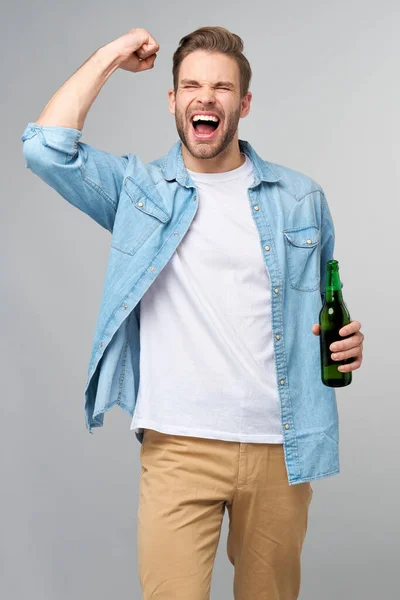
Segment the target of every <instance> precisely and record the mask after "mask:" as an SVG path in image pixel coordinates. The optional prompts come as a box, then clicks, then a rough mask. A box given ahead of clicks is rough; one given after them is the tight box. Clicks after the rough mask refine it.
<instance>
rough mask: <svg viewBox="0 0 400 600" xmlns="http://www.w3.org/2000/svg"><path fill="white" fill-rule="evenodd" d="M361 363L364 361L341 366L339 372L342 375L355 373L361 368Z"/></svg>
mask: <svg viewBox="0 0 400 600" xmlns="http://www.w3.org/2000/svg"><path fill="white" fill-rule="evenodd" d="M361 363H362V361H361V360H360V359H359V360H355V361H354V362H351V363H349V364H348V365H340V366H339V367H338V371H340V372H341V373H348V372H349V371H355V370H356V369H359V368H360V367H361Z"/></svg>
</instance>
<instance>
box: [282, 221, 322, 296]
mask: <svg viewBox="0 0 400 600" xmlns="http://www.w3.org/2000/svg"><path fill="white" fill-rule="evenodd" d="M283 236H284V239H285V251H286V264H287V269H288V274H289V280H290V285H291V287H292V288H293V289H295V290H299V291H301V292H313V291H315V290H318V289H319V287H320V278H321V265H320V256H321V252H320V230H319V228H318V227H317V226H316V225H308V226H302V227H292V228H288V229H284V230H283Z"/></svg>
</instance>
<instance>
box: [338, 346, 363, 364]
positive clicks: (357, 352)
mask: <svg viewBox="0 0 400 600" xmlns="http://www.w3.org/2000/svg"><path fill="white" fill-rule="evenodd" d="M331 357H332V360H338V361H340V360H346V359H347V358H352V357H357V358H361V357H362V345H360V346H356V347H355V348H351V349H350V350H346V351H345V352H334V353H333V354H331Z"/></svg>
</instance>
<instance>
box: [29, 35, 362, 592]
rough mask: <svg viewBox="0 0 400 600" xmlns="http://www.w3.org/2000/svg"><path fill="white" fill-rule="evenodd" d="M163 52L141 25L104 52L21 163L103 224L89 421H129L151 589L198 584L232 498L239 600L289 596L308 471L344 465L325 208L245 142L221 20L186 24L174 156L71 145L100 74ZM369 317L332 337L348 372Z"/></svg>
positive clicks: (142, 64) (142, 565) (204, 587)
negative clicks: (107, 242) (326, 313)
mask: <svg viewBox="0 0 400 600" xmlns="http://www.w3.org/2000/svg"><path fill="white" fill-rule="evenodd" d="M158 50H159V45H158V43H157V42H156V40H155V39H154V38H153V37H152V36H151V35H150V34H149V33H148V32H147V31H145V30H144V29H132V30H131V31H129V32H128V33H126V34H125V35H123V36H121V37H119V38H118V39H116V40H114V41H113V42H111V43H109V44H107V45H105V46H103V47H101V48H100V49H99V50H97V51H96V52H95V53H94V54H93V55H92V56H91V57H90V58H89V59H88V60H87V61H86V62H85V63H84V64H83V65H82V67H81V68H80V69H79V70H78V71H77V72H76V73H75V74H74V75H73V76H72V77H71V78H70V79H69V80H68V81H67V82H66V83H65V84H64V85H63V86H62V87H61V88H60V90H58V92H57V93H56V94H55V95H54V96H53V98H52V99H51V100H50V102H49V103H48V104H47V106H46V107H45V109H44V110H43V112H42V114H41V115H40V117H39V119H38V120H37V121H36V122H30V123H29V124H28V126H27V128H26V129H25V131H24V134H23V136H22V139H23V140H24V156H25V160H26V165H27V167H28V168H30V169H31V170H32V171H33V172H34V173H36V174H37V175H39V177H41V178H42V179H43V180H44V181H45V182H46V183H48V184H49V185H50V186H52V187H53V188H54V189H56V190H57V192H58V193H59V194H61V195H62V196H63V197H64V198H65V199H66V200H67V201H68V202H70V203H71V204H73V205H74V206H76V207H77V208H79V209H80V210H82V211H83V212H85V213H86V214H88V215H89V216H91V217H92V218H93V219H94V220H95V221H97V222H98V223H99V224H100V225H101V226H103V227H104V228H105V229H108V230H109V231H110V232H112V242H111V249H110V257H109V264H108V268H107V276H106V282H105V287H104V292H103V297H102V304H101V309H100V314H99V317H98V323H97V327H96V332H95V338H94V342H93V351H92V356H91V360H90V365H89V373H88V380H87V385H86V390H85V399H86V402H85V414H86V425H87V428H88V430H89V432H91V429H92V428H93V427H100V426H102V425H103V419H104V413H105V412H106V411H107V410H109V409H110V408H111V407H112V406H113V405H114V404H119V405H120V406H121V407H122V408H124V409H125V410H126V411H128V412H129V413H130V414H131V415H132V417H133V419H132V421H131V429H132V430H134V431H135V435H136V437H137V439H138V440H139V441H140V442H141V444H142V445H141V453H140V457H141V464H142V472H141V479H140V504H139V515H138V516H139V519H138V551H139V557H138V559H139V575H140V581H141V586H142V590H143V597H144V599H145V600H147V599H150V598H155V597H157V598H159V599H160V600H161V599H165V600H172V599H174V600H188V599H190V600H206V599H207V598H209V593H210V581H211V574H212V568H213V563H214V559H215V553H216V550H217V545H218V540H219V536H220V529H221V524H222V520H223V515H224V512H225V508H227V510H228V513H229V536H228V545H227V553H228V557H229V560H230V561H231V563H232V564H233V565H234V597H235V600H254V599H255V598H268V600H294V599H295V598H297V597H298V594H299V589H300V553H301V549H302V545H303V541H304V538H305V534H306V528H307V518H308V509H309V503H310V501H311V497H312V488H311V483H310V482H311V481H312V480H314V479H318V478H322V477H327V476H329V475H334V474H336V473H339V450H338V441H339V436H338V413H337V405H336V399H335V394H334V389H333V388H329V387H326V386H324V385H323V384H322V382H321V377H320V358H319V340H318V334H319V327H318V325H316V324H315V323H316V321H317V320H318V313H319V310H320V308H321V298H322V294H323V291H324V286H325V281H324V277H325V265H326V261H327V260H329V259H330V258H332V256H333V248H334V227H333V223H332V218H331V215H330V212H329V208H328V205H327V202H326V199H325V196H324V193H323V190H322V188H321V187H320V186H319V185H318V184H317V183H316V182H315V181H313V180H312V179H310V178H309V177H307V176H305V175H303V174H301V173H299V172H296V171H293V170H291V169H289V168H286V167H283V166H280V165H277V164H271V163H269V162H267V161H264V160H263V159H262V158H260V156H259V155H258V154H257V153H256V151H255V149H254V148H253V147H252V146H251V144H250V143H248V142H246V141H244V140H240V139H239V138H238V123H239V119H241V118H244V117H246V116H247V115H248V113H249V111H250V103H251V99H252V94H251V92H249V84H250V79H251V68H250V65H249V63H248V61H247V59H246V58H245V56H244V55H243V53H242V51H243V43H242V40H241V39H240V38H239V37H238V36H237V35H235V34H233V33H231V32H229V31H228V30H226V29H224V28H222V27H204V28H201V29H199V30H197V31H195V32H193V33H191V34H189V35H187V36H185V37H184V38H182V40H181V41H180V45H179V47H178V49H177V51H176V52H175V54H174V57H173V80H174V81H173V83H174V88H173V89H171V90H170V91H169V109H170V112H171V113H172V114H174V115H175V122H176V127H177V131H178V134H179V137H180V141H178V142H177V143H176V144H175V145H174V146H173V147H172V149H171V150H170V152H169V153H168V154H167V155H166V156H165V157H162V158H159V159H156V160H154V161H153V162H151V163H148V164H144V163H142V162H141V160H140V158H139V157H138V156H137V155H136V154H126V155H123V156H119V157H117V156H113V155H111V154H109V153H106V152H103V151H100V150H97V149H95V148H93V147H91V146H89V145H87V144H84V143H81V142H80V141H79V140H80V137H81V135H82V129H83V126H84V122H85V118H86V115H87V113H88V110H89V108H90V106H91V105H92V103H93V101H94V100H95V98H96V96H97V94H98V93H99V91H100V90H101V88H102V86H103V85H104V83H105V82H106V81H107V79H108V78H109V77H110V75H111V74H112V73H113V72H114V71H115V70H116V69H118V68H120V69H125V70H128V71H132V72H134V73H138V72H140V71H144V70H146V69H151V68H153V66H154V61H155V59H156V55H157V52H158ZM360 327H361V325H360V323H359V322H357V321H353V322H352V323H351V324H350V325H348V326H347V327H346V328H345V330H343V331H342V332H341V333H342V334H343V335H347V336H350V337H347V338H346V339H345V340H343V341H342V342H339V343H338V344H337V349H336V348H335V349H334V350H335V354H336V358H337V359H338V360H342V359H347V358H353V362H352V363H350V364H347V365H346V366H344V367H343V370H345V371H349V370H354V369H357V368H359V367H360V365H361V362H362V342H363V339H364V336H363V334H362V333H361V331H360ZM332 350H333V349H332ZM139 383H140V385H139Z"/></svg>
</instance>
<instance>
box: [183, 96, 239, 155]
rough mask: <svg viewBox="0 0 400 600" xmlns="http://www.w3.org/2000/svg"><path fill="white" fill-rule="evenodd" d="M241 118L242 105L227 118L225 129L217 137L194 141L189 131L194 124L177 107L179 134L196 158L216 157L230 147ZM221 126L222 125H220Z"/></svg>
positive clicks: (224, 124)
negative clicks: (210, 139)
mask: <svg viewBox="0 0 400 600" xmlns="http://www.w3.org/2000/svg"><path fill="white" fill-rule="evenodd" d="M239 118H240V107H239V108H238V109H237V110H235V111H233V112H231V113H230V114H229V115H228V116H227V117H226V119H225V121H224V123H223V126H224V127H225V131H224V132H223V133H222V135H221V132H219V133H218V134H217V136H218V137H217V138H216V139H215V140H213V141H209V142H208V141H204V142H201V141H194V140H193V139H191V138H190V135H191V133H189V132H187V129H188V128H189V127H192V124H191V123H190V122H189V121H188V120H187V118H186V116H185V115H184V114H183V113H182V112H181V111H180V110H179V109H178V108H177V107H176V109H175V124H176V129H177V132H178V135H179V137H180V139H181V140H182V144H184V146H185V147H186V148H187V150H188V151H189V152H190V154H191V155H192V156H194V158H204V159H207V158H215V157H216V156H218V155H219V154H221V153H222V152H224V151H225V150H226V148H228V146H229V144H230V143H231V142H232V140H233V138H234V137H235V133H236V131H237V128H238V123H239ZM220 127H221V125H220Z"/></svg>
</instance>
